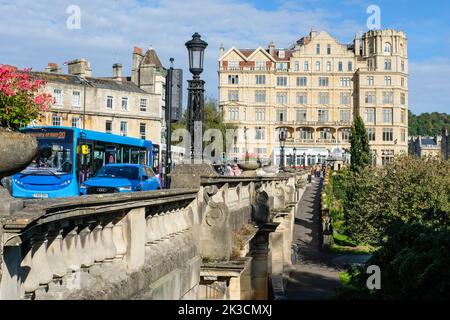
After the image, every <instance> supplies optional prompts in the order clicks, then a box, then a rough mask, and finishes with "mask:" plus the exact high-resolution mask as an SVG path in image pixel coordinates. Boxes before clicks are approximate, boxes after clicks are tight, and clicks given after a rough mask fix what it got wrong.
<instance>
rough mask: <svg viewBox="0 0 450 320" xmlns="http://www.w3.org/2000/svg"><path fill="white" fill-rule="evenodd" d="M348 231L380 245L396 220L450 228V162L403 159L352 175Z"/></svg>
mask: <svg viewBox="0 0 450 320" xmlns="http://www.w3.org/2000/svg"><path fill="white" fill-rule="evenodd" d="M344 210H345V221H346V230H347V231H348V233H349V234H350V235H351V236H352V237H353V238H354V239H356V240H358V241H361V242H366V243H370V244H379V243H380V242H381V241H382V240H383V238H384V236H385V234H386V230H387V228H388V227H389V226H390V225H391V224H392V222H393V221H396V220H400V221H403V222H404V223H419V224H423V225H426V226H429V227H434V226H438V225H440V226H446V225H450V163H449V162H448V161H443V160H433V159H429V160H428V161H423V159H416V158H413V157H407V156H403V157H400V158H398V159H397V160H396V161H395V162H393V163H391V164H388V165H386V166H385V167H383V168H377V169H372V168H364V169H363V170H361V171H360V172H350V174H349V177H348V183H347V187H346V201H345V204H344Z"/></svg>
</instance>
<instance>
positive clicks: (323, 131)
mask: <svg viewBox="0 0 450 320" xmlns="http://www.w3.org/2000/svg"><path fill="white" fill-rule="evenodd" d="M219 81H220V83H219V91H220V94H219V95H220V108H221V111H222V112H223V115H224V117H225V119H226V122H228V123H232V124H235V125H236V126H237V127H238V128H239V132H240V136H241V137H243V138H240V139H235V140H234V141H233V142H232V144H233V150H231V151H232V152H230V150H228V154H229V156H230V157H233V158H234V157H236V158H238V159H242V157H243V156H244V154H245V153H250V154H254V155H257V156H259V157H260V158H266V159H267V158H270V159H272V160H273V161H274V163H275V164H277V163H279V155H280V144H279V141H278V132H279V130H280V129H281V128H284V130H286V131H287V134H288V137H287V141H286V147H285V155H286V160H285V163H287V164H293V161H294V159H293V154H294V148H295V154H296V159H295V163H296V165H303V164H305V163H306V164H313V163H316V162H318V161H323V160H324V159H326V158H328V157H330V156H333V155H336V154H340V155H341V156H342V155H344V156H345V155H346V154H348V150H349V148H350V143H349V138H350V133H351V125H352V121H353V119H354V117H355V116H356V115H360V116H361V117H362V118H363V120H364V122H365V126H366V129H367V132H368V137H369V140H370V147H371V150H372V154H373V162H374V164H376V165H382V164H384V163H386V162H389V161H392V159H393V157H394V156H395V155H398V154H401V153H407V152H408V136H407V135H408V55H407V39H406V35H405V33H403V32H401V31H396V30H372V31H368V32H366V33H365V34H363V35H362V36H359V35H356V36H355V39H354V41H353V43H352V44H341V43H339V42H338V41H337V40H336V39H335V38H333V37H332V36H330V35H329V34H328V33H327V32H324V31H322V32H316V31H311V33H310V34H309V36H306V37H303V38H301V39H299V40H298V41H296V43H295V44H294V45H292V46H291V47H290V48H287V49H280V48H276V47H275V45H274V43H273V42H272V43H270V44H269V47H268V48H263V47H259V48H257V49H237V48H235V47H232V48H230V49H229V50H228V51H226V52H225V49H224V48H223V46H222V47H221V52H220V59H219Z"/></svg>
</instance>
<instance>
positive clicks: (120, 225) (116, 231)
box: [112, 218, 127, 261]
mask: <svg viewBox="0 0 450 320" xmlns="http://www.w3.org/2000/svg"><path fill="white" fill-rule="evenodd" d="M124 226H125V225H124V222H123V218H120V219H119V220H118V221H116V222H115V224H114V227H113V229H112V238H113V242H114V245H115V247H116V257H115V258H114V260H116V261H122V259H123V257H124V256H125V254H126V253H127V244H126V242H125V237H124V233H125V230H124V229H125V228H124Z"/></svg>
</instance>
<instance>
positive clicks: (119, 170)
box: [95, 166, 139, 180]
mask: <svg viewBox="0 0 450 320" xmlns="http://www.w3.org/2000/svg"><path fill="white" fill-rule="evenodd" d="M95 176H96V177H102V178H126V179H131V180H137V179H139V168H137V167H131V166H106V167H103V168H101V169H100V170H99V171H98V173H97V174H96V175H95Z"/></svg>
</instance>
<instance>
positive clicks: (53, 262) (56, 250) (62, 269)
mask: <svg viewBox="0 0 450 320" xmlns="http://www.w3.org/2000/svg"><path fill="white" fill-rule="evenodd" d="M50 237H53V240H52V241H50V242H49V245H48V247H47V258H48V264H49V266H50V270H51V271H52V273H53V278H55V279H61V278H62V277H63V276H64V275H66V273H67V270H68V267H67V265H66V263H65V260H64V256H63V252H62V250H63V249H62V246H63V237H62V229H58V230H53V231H52V234H51V235H50Z"/></svg>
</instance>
